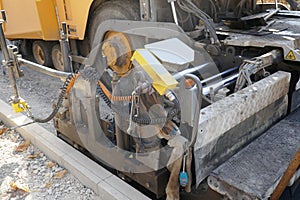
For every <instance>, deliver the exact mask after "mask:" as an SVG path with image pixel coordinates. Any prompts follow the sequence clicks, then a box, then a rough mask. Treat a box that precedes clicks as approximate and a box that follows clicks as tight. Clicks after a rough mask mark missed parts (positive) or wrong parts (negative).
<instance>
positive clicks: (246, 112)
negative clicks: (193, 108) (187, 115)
mask: <svg viewBox="0 0 300 200" xmlns="http://www.w3.org/2000/svg"><path fill="white" fill-rule="evenodd" d="M289 78H290V75H289V74H288V73H285V72H277V73H275V74H273V75H271V76H269V77H267V78H265V79H264V80H261V81H259V82H257V83H255V84H253V85H251V86H249V87H248V88H245V89H244V90H241V91H239V92H237V93H235V94H233V95H230V96H229V97H226V98H224V99H223V100H220V101H218V102H216V103H214V104H212V105H210V106H208V107H206V108H204V109H202V110H201V116H200V121H199V129H198V135H197V141H196V144H195V148H194V155H195V166H196V178H197V185H198V184H199V183H200V182H201V181H202V180H204V178H205V177H207V176H208V175H209V173H210V172H211V171H212V170H214V169H215V168H216V167H217V166H219V165H220V164H221V163H222V162H224V161H225V160H227V159H228V158H229V157H230V156H232V155H233V154H234V153H235V152H237V151H238V150H239V149H240V148H241V147H243V146H244V145H245V144H247V143H249V142H250V141H252V140H253V139H254V138H255V137H257V136H259V135H260V134H261V133H262V132H263V131H265V130H266V129H267V128H269V127H270V126H271V125H272V123H275V122H276V121H277V120H278V119H280V118H281V117H283V116H284V115H285V113H286V109H287V98H286V97H285V95H286V94H287V92H288V86H289ZM274 110H275V112H274Z"/></svg>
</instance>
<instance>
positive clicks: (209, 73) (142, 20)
mask: <svg viewBox="0 0 300 200" xmlns="http://www.w3.org/2000/svg"><path fill="white" fill-rule="evenodd" d="M117 2H118V1H115V0H112V1H107V2H105V5H108V4H109V3H111V5H118V6H117V7H116V8H118V9H117V10H110V11H111V12H110V13H107V12H106V11H105V10H104V9H99V10H100V11H101V12H100V11H99V13H105V17H104V14H99V15H97V16H99V17H98V18H97V20H98V22H99V23H98V25H97V28H95V29H94V30H95V33H94V37H93V41H92V42H91V46H90V50H89V54H88V55H87V56H83V55H80V51H79V52H78V51H73V50H72V48H71V51H70V52H68V51H67V53H66V56H65V57H64V60H66V64H68V65H69V66H68V69H71V71H72V72H71V73H67V72H61V71H56V70H53V69H49V68H46V67H43V66H41V65H38V64H35V63H33V62H30V61H28V60H25V59H23V58H21V57H20V56H19V55H18V50H17V48H16V47H15V46H13V45H7V44H6V41H5V38H4V36H3V31H2V34H1V45H2V50H3V55H4V62H3V64H4V65H5V66H6V71H7V73H8V75H9V77H10V84H11V86H12V89H13V91H14V96H13V97H12V98H11V103H12V106H13V108H14V109H15V110H16V111H20V112H25V111H26V110H27V109H28V106H27V104H26V103H25V101H23V99H21V98H20V97H19V94H18V89H17V86H16V82H15V80H16V78H19V77H21V76H22V75H23V74H22V71H21V69H20V67H19V66H21V65H24V66H27V67H29V68H31V69H33V70H37V71H39V72H42V73H45V74H48V75H51V76H54V77H58V78H60V79H62V80H65V79H66V80H65V81H64V86H63V88H62V89H61V92H60V94H59V97H58V100H57V101H56V103H55V105H54V110H53V112H52V113H51V114H50V116H49V117H48V118H46V119H39V118H37V117H36V116H34V115H32V114H31V113H30V112H29V117H31V118H32V120H33V123H34V122H39V123H43V122H46V121H49V120H51V119H53V122H54V126H55V128H56V130H57V131H58V135H59V136H60V137H61V138H63V139H64V140H65V141H67V142H69V143H70V144H72V145H74V146H76V147H78V148H79V149H85V150H87V151H88V152H89V153H90V154H91V155H92V156H93V157H94V158H95V159H96V160H98V161H99V162H100V163H102V164H103V165H105V166H107V167H109V168H110V169H114V170H115V172H116V173H117V174H118V175H119V176H120V177H122V178H123V179H124V180H127V181H134V182H135V183H138V184H139V185H141V186H142V187H143V190H144V191H149V192H151V194H152V195H153V194H154V196H155V197H156V198H163V197H166V198H167V199H179V198H180V196H181V198H187V199H192V198H197V199H199V198H206V199H209V198H212V197H211V196H209V194H208V193H207V190H208V189H207V187H206V186H207V182H208V184H209V186H210V188H212V189H213V190H215V191H217V192H219V193H220V194H221V195H223V196H226V197H228V198H230V199H266V198H269V197H270V196H271V195H272V194H274V192H276V191H277V186H278V185H281V182H280V179H281V178H282V177H284V172H285V171H286V169H288V168H289V164H290V163H291V161H292V158H293V156H294V155H295V154H296V152H297V150H298V148H299V147H300V145H299V144H300V143H299V140H300V136H298V135H300V134H292V133H290V131H292V132H293V133H299V129H298V127H299V120H298V121H297V117H294V118H293V119H294V121H293V124H294V125H293V126H292V125H291V124H290V123H288V124H289V129H286V131H285V132H284V131H278V130H277V131H273V132H276V133H278V132H280V134H281V135H280V136H276V137H275V136H272V137H271V136H270V137H266V136H265V134H266V133H265V134H263V133H264V132H265V131H266V130H268V129H269V128H270V127H271V126H272V125H274V124H276V123H277V122H278V121H279V120H280V119H283V118H284V117H285V116H286V115H287V114H289V113H291V112H297V108H298V107H299V105H300V94H299V88H300V84H299V72H300V70H299V61H300V51H299V46H298V45H299V44H300V42H299V41H300V40H299V39H300V21H299V18H300V12H298V11H296V9H297V4H296V2H295V1H288V2H287V4H281V3H278V2H277V1H274V3H270V2H268V4H265V3H264V2H263V1H261V2H256V1H254V0H239V1H237V0H219V1H212V0H210V1H202V0H197V1H196V0H195V1H192V0H169V1H160V0H140V1H132V2H131V1H128V2H130V3H132V5H136V4H137V5H138V8H139V10H138V11H139V15H138V16H139V17H138V19H135V20H131V19H128V18H127V17H126V16H123V17H122V16H121V15H122V13H124V11H121V10H119V8H123V7H124V5H122V4H120V3H117ZM290 9H294V10H290ZM109 16H111V17H109ZM126 18H127V19H126ZM4 21H5V17H4ZM8 21H9V20H8ZM8 23H9V22H8ZM61 31H62V33H63V34H62V35H64V36H65V37H62V38H61V40H62V42H65V43H67V42H68V37H67V36H68V33H69V31H70V30H69V27H68V26H67V24H65V23H62V30H61ZM67 50H68V49H67ZM75 52H76V53H77V55H75ZM72 58H74V59H72ZM294 115H296V116H297V114H293V116H294ZM269 132H270V131H269ZM267 133H268V132H267ZM262 134H263V136H264V138H265V139H261V137H263V136H261V135H262ZM270 134H272V131H271V133H270ZM260 136H261V137H260ZM282 137H286V138H292V139H282ZM256 138H259V139H260V140H259V139H256ZM276 138H277V140H278V139H280V138H281V139H282V141H281V140H280V141H281V142H282V143H284V142H285V143H284V144H283V145H282V147H283V149H286V151H284V152H285V153H286V154H285V155H286V156H282V157H280V159H279V158H278V160H277V159H274V160H273V161H272V162H274V163H270V162H269V163H266V161H264V159H266V158H268V156H270V155H272V154H274V155H275V154H277V153H278V152H277V151H280V148H279V149H277V151H275V149H276V148H273V147H272V145H274V144H277V143H278V141H277V140H276ZM261 140H262V141H264V142H265V143H264V144H263V147H265V148H266V149H268V154H267V155H266V156H265V157H262V156H261V157H255V156H253V155H263V154H262V153H261V152H265V151H266V149H264V148H261V149H260V151H251V150H248V151H247V152H248V153H243V152H245V148H244V147H245V146H247V145H248V144H250V145H253V144H255V142H257V141H261ZM280 141H279V143H280ZM291 141H293V143H291ZM282 143H280V144H282ZM250 145H249V146H250ZM268 145H269V146H268ZM249 146H247V148H248V147H249ZM287 146H289V147H290V148H285V147H287ZM253 148H254V149H258V148H256V146H255V145H254V147H253ZM272 149H274V151H272ZM237 152H238V155H240V157H239V159H240V160H239V159H237V160H238V161H239V162H238V161H237V160H232V159H233V158H234V157H232V156H233V155H235V154H236V153H237ZM249 152H250V153H249ZM251 152H252V154H253V155H252V154H251ZM236 155H237V154H236ZM236 155H235V156H236ZM277 155H278V154H277ZM287 155H289V156H287ZM296 155H297V154H296ZM252 158H253V159H255V160H256V161H257V160H261V162H259V163H260V164H263V166H264V167H265V168H267V169H269V171H270V170H271V166H277V165H275V163H279V165H278V168H276V169H273V170H271V171H272V172H273V173H270V174H269V176H268V177H269V179H262V180H259V178H262V177H264V174H265V173H264V172H263V174H259V173H257V174H258V175H257V176H254V175H253V174H252V175H253V176H251V177H258V178H257V179H256V180H252V179H251V181H252V184H253V182H254V183H256V182H259V183H260V184H261V185H263V186H265V187H261V188H263V189H261V190H260V191H261V192H262V193H263V194H261V193H259V190H256V189H255V187H256V186H255V185H256V184H253V185H254V186H253V187H252V185H251V188H254V189H253V190H251V191H250V190H247V184H246V183H247V180H248V181H249V180H250V179H248V178H247V179H246V178H245V177H244V179H239V177H241V173H236V174H235V172H238V167H239V166H240V165H238V164H239V163H245V165H243V167H244V169H248V168H247V167H249V166H250V165H248V164H249V163H250V164H251V163H252V164H253V163H254V161H253V160H251V159H252ZM228 159H229V161H228ZM245 159H246V160H245ZM296 160H297V159H296ZM259 163H257V162H256V163H255V164H257V165H251V166H252V169H253V167H257V168H259ZM291 164H294V165H296V166H297V167H296V168H295V170H292V171H290V173H291V174H292V175H293V179H292V180H293V181H292V182H291V183H290V185H291V186H293V185H295V183H297V180H298V176H297V174H299V173H297V169H298V166H299V164H300V163H299V164H298V165H297V162H296V164H295V162H292V163H291ZM232 166H235V167H232ZM226 167H227V168H226ZM225 168H226V169H225ZM279 169H280V170H279ZM249 171H250V170H249ZM254 171H255V170H254ZM258 171H259V170H257V172H258ZM278 171H280V173H278ZM223 172H224V173H223ZM244 173H247V170H246V171H245V172H244ZM253 173H254V174H255V172H253ZM224 174H225V175H224ZM228 174H230V176H229V175H228ZM226 175H227V176H226ZM235 175H236V176H235ZM242 175H243V174H242ZM250 175H251V174H250ZM208 176H209V178H208V179H207V177H208ZM270 177H271V178H270ZM207 180H208V181H207ZM289 180H290V179H289ZM251 181H250V182H251ZM236 183H237V184H236ZM239 183H244V184H245V186H244V187H242V188H240V187H239V186H240V185H243V184H239ZM225 186H226V187H225ZM248 186H249V185H248ZM286 186H287V184H286V185H284V184H283V185H281V187H283V188H285V187H286ZM257 187H258V186H257ZM203 188H206V189H203ZM245 188H246V189H245ZM281 194H282V192H281V193H280V194H279V196H280V195H281ZM297 194H299V193H297V192H296V193H295V195H297ZM293 195H294V193H293ZM293 195H291V196H293ZM152 197H153V196H152ZM218 197H219V198H221V197H220V196H218ZM295 198H296V197H295Z"/></svg>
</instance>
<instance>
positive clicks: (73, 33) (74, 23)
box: [53, 0, 93, 40]
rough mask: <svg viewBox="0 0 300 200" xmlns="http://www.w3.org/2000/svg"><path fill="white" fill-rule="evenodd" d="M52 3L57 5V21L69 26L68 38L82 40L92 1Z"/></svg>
mask: <svg viewBox="0 0 300 200" xmlns="http://www.w3.org/2000/svg"><path fill="white" fill-rule="evenodd" d="M53 1H55V4H56V5H57V10H58V16H59V21H60V22H66V23H67V25H68V26H69V31H70V34H69V35H70V38H72V39H79V40H83V39H84V35H85V31H86V27H87V21H88V16H89V10H90V7H91V4H92V2H93V0H84V1H82V0H64V1H62V0H53Z"/></svg>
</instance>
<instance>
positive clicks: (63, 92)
mask: <svg viewBox="0 0 300 200" xmlns="http://www.w3.org/2000/svg"><path fill="white" fill-rule="evenodd" d="M79 75H80V74H79V72H78V73H75V74H70V75H68V77H67V78H66V81H65V82H64V85H63V87H62V88H61V90H60V93H59V95H58V100H57V103H56V105H55V107H54V109H53V110H52V112H51V113H50V115H49V116H48V117H46V118H44V119H42V118H36V117H34V116H30V118H31V119H32V120H33V121H34V122H37V123H47V122H49V121H50V120H52V119H53V117H54V116H55V115H56V114H57V113H58V111H59V109H60V108H61V106H62V102H63V100H64V97H65V95H66V94H67V93H68V92H69V91H70V90H71V88H72V87H73V85H74V83H75V80H76V79H77V78H78V76H79Z"/></svg>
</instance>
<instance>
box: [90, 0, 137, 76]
mask: <svg viewBox="0 0 300 200" xmlns="http://www.w3.org/2000/svg"><path fill="white" fill-rule="evenodd" d="M109 19H121V20H122V19H123V20H139V19H140V12H139V3H138V1H132V0H112V1H109V2H104V3H103V4H101V5H100V6H99V7H98V8H97V9H96V10H95V11H94V13H93V15H92V18H91V22H90V29H89V34H88V36H89V45H90V47H92V44H93V41H94V39H95V38H96V37H97V36H95V33H96V31H97V29H98V27H99V25H100V24H101V23H102V22H104V21H105V20H109ZM98 37H100V36H98ZM101 37H102V36H101ZM101 39H102V40H103V45H102V53H103V55H105V56H106V57H107V63H108V65H109V66H110V68H111V69H112V70H114V71H116V72H117V73H118V75H120V76H122V75H123V74H125V73H126V72H127V71H128V70H129V69H130V58H131V56H132V49H131V45H130V38H129V37H127V35H126V34H124V33H119V32H115V31H108V32H107V33H106V34H105V36H104V38H101Z"/></svg>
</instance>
